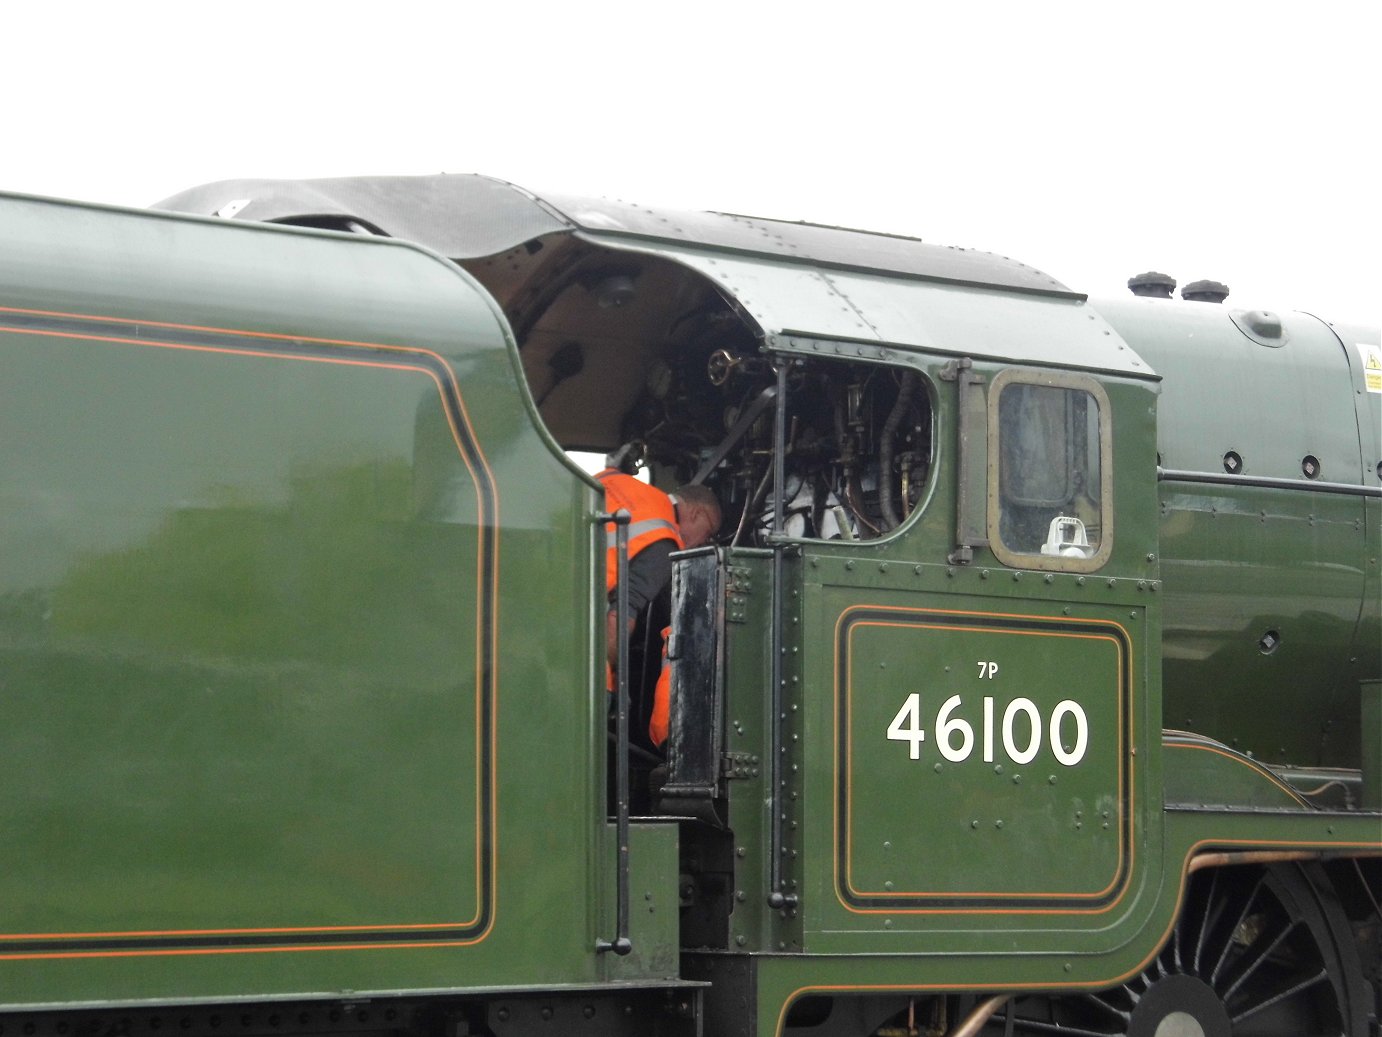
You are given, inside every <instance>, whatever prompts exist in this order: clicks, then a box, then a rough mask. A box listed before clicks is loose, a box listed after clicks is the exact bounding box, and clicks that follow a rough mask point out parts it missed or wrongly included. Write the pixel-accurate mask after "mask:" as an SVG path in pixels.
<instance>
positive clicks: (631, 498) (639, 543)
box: [595, 468, 684, 593]
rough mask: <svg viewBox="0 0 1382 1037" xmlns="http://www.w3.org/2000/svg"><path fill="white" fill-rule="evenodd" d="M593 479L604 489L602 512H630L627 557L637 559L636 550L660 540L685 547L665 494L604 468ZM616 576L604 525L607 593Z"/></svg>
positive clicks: (615, 562) (611, 531)
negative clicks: (603, 509)
mask: <svg viewBox="0 0 1382 1037" xmlns="http://www.w3.org/2000/svg"><path fill="white" fill-rule="evenodd" d="M595 478H596V479H598V480H599V481H600V483H601V484H602V485H603V486H604V488H605V510H606V511H608V512H610V513H613V512H616V511H618V510H619V509H620V508H623V509H625V510H626V511H627V512H628V513H629V516H630V519H629V558H631V559H632V558H635V557H637V555H638V552H639V551H642V550H643V549H644V548H645V547H647V546H648V545H649V544H655V543H657V541H659V540H671V541H672V542H673V543H675V544H676V545H677V547H678V548H681V547H682V546H684V545H683V544H682V542H681V530H679V529H678V528H677V510H676V508H675V507H673V505H672V498H670V497H668V496H667V494H665V493H663V492H662V491H661V490H659V489H658V488H657V487H656V486H649V485H648V484H647V483H645V482H640V481H639V480H638V479H635V478H634V477H633V476H631V475H625V474H624V473H623V472H621V471H619V470H618V469H615V468H606V469H605V470H604V471H603V472H601V473H600V474H598V475H597V476H595ZM618 577H619V556H618V553H617V551H616V550H615V540H614V523H613V522H611V523H609V524H608V525H607V526H605V592H606V593H609V592H610V591H612V590H614V584H615V581H616V580H617V579H618Z"/></svg>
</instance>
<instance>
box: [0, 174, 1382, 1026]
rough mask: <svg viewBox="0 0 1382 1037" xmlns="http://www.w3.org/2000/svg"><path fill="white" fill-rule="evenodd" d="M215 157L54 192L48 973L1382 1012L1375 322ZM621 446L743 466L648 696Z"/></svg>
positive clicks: (4, 600) (555, 1017)
mask: <svg viewBox="0 0 1382 1037" xmlns="http://www.w3.org/2000/svg"><path fill="white" fill-rule="evenodd" d="M162 208H164V209H167V210H177V211H176V212H170V211H149V212H139V211H128V210H116V209H107V208H101V207H96V206H88V205H78V204H73V203H64V202H55V201H49V200H43V199H35V198H26V197H19V196H0V225H3V226H4V227H5V229H6V233H5V235H4V237H3V240H0V356H2V357H3V370H4V371H5V375H6V378H5V392H6V406H5V407H4V408H3V411H0V413H2V414H3V418H0V421H3V422H4V441H5V442H6V443H8V444H10V447H11V449H10V454H9V460H8V461H7V463H6V464H5V466H4V468H3V475H0V502H3V507H0V537H3V545H4V548H3V557H4V558H5V559H6V561H5V565H4V567H3V569H0V573H2V574H3V582H0V682H3V695H0V716H3V721H4V722H3V724H0V744H3V746H4V755H5V758H6V759H7V760H8V761H9V764H10V780H9V782H7V783H6V788H5V791H4V793H3V796H0V830H2V831H3V832H4V835H5V845H6V846H7V848H8V850H9V863H8V866H7V867H6V868H5V869H4V871H3V878H0V883H3V886H4V889H5V890H6V893H7V895H6V896H5V897H4V900H3V903H4V905H5V906H4V909H3V923H2V924H3V928H2V929H0V1016H3V1018H0V1025H3V1026H6V1027H15V1026H18V1027H21V1028H22V1027H33V1028H34V1029H33V1030H32V1031H27V1032H39V1030H40V1029H41V1030H42V1032H49V1031H51V1032H55V1033H67V1032H89V1033H97V1032H107V1031H112V1030H119V1031H121V1032H124V1033H130V1032H134V1031H138V1032H140V1033H144V1032H146V1031H148V1032H152V1030H154V1029H158V1028H162V1027H168V1028H178V1029H179V1030H180V1031H185V1032H188V1033H189V1037H202V1035H203V1034H205V1035H210V1034H212V1033H218V1032H226V1031H232V1030H233V1031H235V1032H238V1033H242V1034H259V1033H271V1032H273V1033H282V1032H285V1031H290V1032H297V1033H345V1032H360V1033H374V1032H390V1033H404V1032H406V1033H412V1034H418V1035H419V1037H421V1035H424V1034H426V1035H432V1034H437V1035H442V1034H445V1035H446V1037H466V1035H476V1037H479V1035H486V1037H498V1035H504V1034H522V1035H528V1034H539V1033H549V1032H550V1033H572V1034H583V1033H588V1034H654V1033H656V1034H668V1035H680V1034H712V1035H725V1037H730V1035H740V1034H742V1035H745V1037H750V1035H765V1034H784V1035H786V1034H795V1035H798V1037H805V1035H808V1034H812V1035H818V1037H867V1035H873V1034H883V1033H902V1032H908V1029H909V1028H910V1030H911V1032H914V1033H915V1032H921V1031H923V1030H925V1031H927V1032H934V1033H937V1034H940V1033H947V1032H957V1033H971V1034H972V1033H978V1032H984V1033H993V1034H998V1033H1002V1032H1005V1030H1006V1032H1010V1033H1019V1034H1033V1033H1050V1032H1078V1033H1093V1034H1105V1033H1107V1034H1114V1033H1134V1034H1144V1033H1145V1034H1148V1035H1157V1037H1165V1033H1167V1032H1177V1033H1181V1032H1183V1033H1192V1034H1193V1033H1197V1032H1198V1033H1200V1034H1202V1035H1204V1034H1211V1035H1218V1034H1225V1033H1229V1032H1233V1033H1263V1034H1287V1033H1297V1032H1340V1033H1347V1034H1363V1033H1365V1032H1366V1028H1367V1026H1368V1025H1369V1019H1370V1018H1372V1017H1375V1015H1376V1012H1377V1008H1376V1003H1375V1000H1374V996H1373V993H1372V992H1371V991H1370V989H1369V987H1368V981H1369V979H1371V980H1372V981H1373V982H1374V983H1376V982H1377V972H1376V970H1377V968H1378V965H1377V955H1378V950H1379V946H1378V940H1379V935H1378V933H1379V927H1380V926H1382V919H1380V918H1379V917H1378V915H1377V906H1376V897H1377V895H1378V887H1379V879H1380V878H1382V874H1380V873H1379V862H1378V857H1379V855H1380V854H1382V749H1380V748H1379V742H1382V683H1379V681H1382V617H1380V616H1379V611H1380V608H1382V607H1380V606H1379V601H1382V575H1379V569H1378V556H1379V554H1380V553H1382V541H1380V539H1379V537H1380V536H1382V535H1380V534H1379V523H1380V522H1382V367H1380V368H1379V370H1378V372H1377V373H1376V374H1370V368H1369V365H1370V364H1371V363H1374V362H1376V360H1375V358H1376V356H1377V354H1379V353H1382V349H1380V348H1379V344H1378V333H1377V331H1376V330H1375V329H1371V330H1370V329H1357V328H1348V327H1335V326H1332V325H1328V324H1325V323H1324V322H1322V321H1319V320H1317V319H1316V318H1314V317H1310V316H1308V315H1305V314H1289V315H1285V316H1281V315H1277V314H1272V313H1265V312H1262V311H1254V312H1244V311H1239V310H1233V309H1230V308H1229V307H1226V306H1223V305H1218V304H1212V303H1200V302H1173V301H1168V300H1146V299H1131V298H1130V299H1127V300H1111V301H1108V302H1090V301H1089V300H1088V299H1086V298H1085V297H1084V296H1082V295H1080V294H1078V293H1076V292H1072V291H1070V290H1069V289H1067V288H1065V287H1064V286H1063V285H1060V284H1059V283H1058V282H1055V281H1054V280H1052V279H1051V278H1049V277H1047V276H1046V275H1044V274H1041V273H1040V272H1038V271H1034V270H1032V269H1030V268H1028V267H1024V266H1022V265H1021V264H1018V263H1015V262H1012V261H1010V260H1005V259H1001V258H999V257H995V256H990V255H987V254H983V253H974V252H970V251H966V250H958V249H947V248H940V247H937V246H931V245H927V244H923V243H921V242H917V241H913V240H911V239H899V238H892V237H887V236H883V235H875V234H865V233H861V232H855V231H844V230H838V229H834V228H824V227H816V226H811V225H800V224H782V223H776V222H772V221H763V220H751V219H747V218H744V217H734V216H724V215H719V214H686V213H664V212H656V211H651V210H646V209H642V208H639V207H636V206H631V205H623V204H618V203H609V202H592V201H587V200H581V199H566V198H561V197H546V198H542V199H539V198H537V197H535V196H533V195H531V194H529V193H527V192H523V191H520V190H518V189H516V188H513V187H511V186H510V185H507V184H503V183H501V182H498V181H493V180H489V179H486V178H481V177H455V176H452V177H429V178H365V179H358V180H342V181H317V182H272V181H237V182H228V183H224V184H213V185H208V186H206V187H202V188H197V189H194V190H193V191H190V192H187V193H186V194H184V195H180V196H178V197H176V198H174V199H170V200H169V201H168V202H166V203H164V204H163V206H162ZM188 214H192V215H188ZM208 217H211V218H208ZM273 224H291V225H292V226H274V225H273ZM400 239H401V240H400ZM576 451H589V452H595V453H616V452H618V454H619V456H620V457H621V458H622V459H624V460H626V461H630V462H632V461H635V460H637V461H641V462H642V463H643V464H644V465H645V466H646V468H647V471H648V473H649V477H650V478H651V479H652V481H653V482H654V483H655V484H657V485H659V486H663V487H665V488H667V489H671V488H672V487H673V486H676V485H678V484H680V483H684V482H687V481H696V482H704V483H705V484H706V485H708V486H710V487H711V488H713V489H714V490H715V492H716V494H717V496H718V498H719V500H720V501H721V503H722V506H723V510H724V514H725V522H724V524H723V527H722V529H721V530H720V533H719V536H718V538H717V540H716V542H715V543H714V544H713V545H711V546H707V547H703V548H699V549H695V550H691V551H686V552H682V553H681V554H679V555H677V556H676V559H677V561H676V569H675V574H674V579H673V586H672V591H671V595H670V598H671V600H670V602H665V603H663V604H662V605H661V606H660V607H661V608H664V609H666V615H665V617H657V616H649V617H645V619H644V620H643V621H642V622H641V623H640V625H639V627H638V628H637V630H636V632H635V634H634V637H633V642H634V643H633V644H632V646H631V648H632V660H633V662H632V665H631V666H630V671H631V672H630V674H629V680H630V683H631V685H632V687H633V690H634V700H633V704H632V707H631V708H632V723H633V728H634V731H635V737H634V739H633V741H634V745H633V746H632V747H631V748H629V749H627V751H626V750H624V749H623V747H622V745H621V744H620V743H619V742H617V741H610V740H609V739H608V738H607V727H608V718H609V713H610V704H609V701H608V700H609V696H607V695H606V693H605V690H604V688H605V673H604V659H605V651H606V645H605V644H604V636H605V634H604V631H605V625H604V614H605V611H606V608H607V604H606V592H605V583H604V564H605V561H604V560H605V543H606V527H605V521H606V518H607V516H605V515H604V514H603V511H604V508H603V503H604V502H603V499H602V497H601V494H600V492H599V485H598V483H596V482H595V481H594V480H592V479H591V478H590V477H589V476H587V475H585V474H584V472H583V471H581V470H580V468H579V467H578V466H577V465H576V464H575V463H574V462H573V461H572V460H571V458H570V457H569V456H568V452H576ZM664 623H666V624H668V625H670V628H671V631H672V636H671V639H670V641H669V645H668V649H669V655H670V657H671V667H672V682H673V697H672V701H673V714H672V732H671V737H670V739H669V741H668V743H667V745H666V747H665V750H662V749H657V748H656V747H654V746H652V745H651V744H650V743H649V742H648V741H647V739H646V737H645V736H644V735H643V734H642V731H643V729H644V727H645V726H646V723H647V715H646V714H647V707H648V700H649V698H650V694H651V686H652V683H653V680H654V679H655V677H656V673H657V670H658V669H659V667H660V664H661V651H660V647H661V641H660V638H658V637H656V634H655V632H656V630H657V629H659V628H660V627H661V626H662V625H663V624H664ZM621 753H622V754H625V755H624V759H625V761H626V762H627V763H629V764H631V772H632V776H631V777H630V778H629V779H628V780H627V781H623V780H621V779H620V777H619V775H620V773H621V770H622V769H621V768H618V767H616V766H615V763H616V762H617V760H616V758H617V757H618V756H620V754H621ZM630 797H631V798H632V801H633V811H634V814H635V816H634V817H633V819H632V820H631V821H630V820H629V819H628V817H627V810H626V809H625V805H626V804H627V802H628V800H629V799H630ZM625 826H627V835H626V836H621V834H620V833H621V832H622V831H623V830H624V828H625ZM1191 948H1193V952H1192V950H1191ZM624 952H627V953H624ZM1182 1017H1184V1018H1182ZM1185 1019H1189V1020H1190V1023H1186V1022H1185ZM1168 1020H1169V1022H1168ZM1188 1025H1193V1026H1194V1027H1198V1030H1196V1029H1193V1028H1191V1029H1184V1028H1183V1029H1180V1030H1176V1029H1174V1027H1176V1026H1182V1027H1184V1026H1188ZM1168 1026H1170V1027H1172V1029H1171V1030H1169V1031H1168V1030H1167V1029H1166V1027H1168Z"/></svg>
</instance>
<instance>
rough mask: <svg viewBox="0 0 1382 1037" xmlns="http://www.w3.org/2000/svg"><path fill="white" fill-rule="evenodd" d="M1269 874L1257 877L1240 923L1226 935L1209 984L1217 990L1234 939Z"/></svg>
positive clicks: (1210, 975) (1246, 901)
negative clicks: (1221, 971)
mask: <svg viewBox="0 0 1382 1037" xmlns="http://www.w3.org/2000/svg"><path fill="white" fill-rule="evenodd" d="M1266 876H1267V873H1266V872H1263V873H1262V874H1261V875H1259V876H1258V877H1257V881H1256V882H1254V883H1253V884H1252V889H1251V890H1250V891H1249V892H1248V896H1247V899H1246V900H1244V901H1243V910H1242V911H1240V912H1239V913H1238V921H1236V922H1234V923H1233V925H1231V926H1230V927H1229V930H1228V932H1227V933H1226V934H1225V935H1224V949H1223V950H1222V951H1220V952H1219V960H1218V961H1217V962H1215V963H1214V969H1213V971H1211V972H1210V974H1209V977H1208V982H1209V985H1210V986H1211V987H1213V988H1214V989H1215V990H1218V989H1219V971H1220V970H1221V969H1222V968H1223V967H1224V962H1225V961H1227V960H1228V953H1229V951H1231V950H1232V949H1233V938H1234V935H1235V934H1236V933H1237V932H1238V930H1239V929H1241V928H1242V927H1243V923H1244V922H1246V921H1247V920H1248V912H1249V911H1251V910H1252V906H1253V904H1255V903H1256V902H1257V894H1258V893H1260V892H1261V890H1262V883H1263V881H1264V880H1265V879H1266Z"/></svg>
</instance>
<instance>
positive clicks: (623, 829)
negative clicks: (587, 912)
mask: <svg viewBox="0 0 1382 1037" xmlns="http://www.w3.org/2000/svg"><path fill="white" fill-rule="evenodd" d="M630 518H631V516H630V515H629V513H628V512H627V511H626V510H625V509H623V508H620V509H619V510H618V511H616V512H614V514H612V515H611V514H607V513H603V512H602V513H601V514H599V515H596V516H595V521H596V522H598V523H599V524H600V528H601V529H603V528H604V527H605V525H606V524H607V523H610V522H613V523H614V545H615V555H616V557H617V558H618V563H617V564H618V566H619V571H618V575H617V578H616V582H615V585H614V588H615V589H614V615H615V627H616V633H615V640H616V643H617V644H618V652H617V654H616V657H615V658H616V661H617V663H618V670H617V672H616V674H615V681H616V683H615V687H616V688H617V689H618V691H617V697H618V702H617V704H616V706H615V709H616V712H615V718H614V731H615V749H614V751H615V753H616V755H617V757H618V758H617V759H616V760H615V762H614V768H615V769H614V785H615V815H614V817H615V841H616V843H617V844H618V860H619V865H618V875H619V877H618V894H617V899H616V901H615V915H614V939H613V940H596V941H595V950H596V951H598V952H602V953H603V952H604V951H613V952H614V953H615V954H619V955H624V954H628V953H629V952H630V951H632V950H633V941H632V940H630V939H629V519H630ZM606 540H608V534H607V535H606Z"/></svg>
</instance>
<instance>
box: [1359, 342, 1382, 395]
mask: <svg viewBox="0 0 1382 1037" xmlns="http://www.w3.org/2000/svg"><path fill="white" fill-rule="evenodd" d="M1358 355H1359V356H1361V357H1362V358H1363V381H1364V382H1366V383H1367V386H1368V392H1382V346H1370V345H1367V344H1365V343H1362V342H1359V343H1358Z"/></svg>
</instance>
